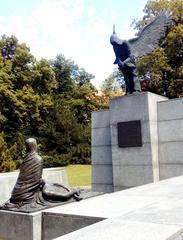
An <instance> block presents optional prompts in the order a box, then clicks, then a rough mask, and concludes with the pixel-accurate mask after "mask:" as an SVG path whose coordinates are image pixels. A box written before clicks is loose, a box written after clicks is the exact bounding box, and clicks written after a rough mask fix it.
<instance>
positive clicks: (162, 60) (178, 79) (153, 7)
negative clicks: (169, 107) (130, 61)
mask: <svg viewBox="0 0 183 240" xmlns="http://www.w3.org/2000/svg"><path fill="white" fill-rule="evenodd" d="M163 9H166V10H168V11H170V12H172V25H171V26H169V28H168V31H167V35H166V36H165V37H164V38H162V39H161V40H160V43H159V48H158V49H155V50H154V51H153V52H152V53H151V54H149V55H148V56H145V57H143V58H141V59H138V61H137V66H138V70H139V74H140V76H141V77H142V78H144V76H145V75H146V74H148V75H149V76H150V88H149V90H150V91H152V92H155V93H158V94H162V95H166V96H167V97H170V98H175V97H181V96H183V92H182V89H183V75H182V69H183V44H182V43H183V17H182V12H183V4H182V0H178V1H177V0H153V1H148V3H147V4H146V6H145V8H144V13H145V15H144V17H143V19H142V20H140V21H138V22H137V21H135V24H136V25H135V26H136V28H137V29H141V28H142V27H143V26H144V24H145V23H147V22H148V21H150V20H151V19H152V18H153V17H154V16H156V15H157V14H158V12H160V11H162V10H163Z"/></svg>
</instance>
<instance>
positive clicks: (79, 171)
mask: <svg viewBox="0 0 183 240" xmlns="http://www.w3.org/2000/svg"><path fill="white" fill-rule="evenodd" d="M65 170H66V173H67V177H68V182H69V185H70V186H71V187H76V186H90V185H91V165H69V166H67V167H65Z"/></svg>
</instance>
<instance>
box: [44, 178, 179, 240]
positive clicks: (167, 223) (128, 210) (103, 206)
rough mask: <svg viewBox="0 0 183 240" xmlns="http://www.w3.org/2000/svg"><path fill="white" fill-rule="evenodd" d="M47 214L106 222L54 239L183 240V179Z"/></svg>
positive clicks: (101, 197) (50, 211)
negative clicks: (98, 219)
mask: <svg viewBox="0 0 183 240" xmlns="http://www.w3.org/2000/svg"><path fill="white" fill-rule="evenodd" d="M45 213H47V214H48V213H49V214H56V215H57V217H58V216H60V217H61V216H62V217H63V216H64V215H67V216H68V217H70V219H72V216H73V217H76V216H79V217H80V218H82V217H83V221H84V218H86V217H92V218H93V217H98V218H105V219H106V220H103V221H100V222H98V223H95V224H93V225H90V226H87V227H84V228H82V229H80V230H77V231H74V232H71V233H68V234H66V235H64V236H61V237H59V238H55V239H58V240H66V239H67V240H71V239H77V240H85V239H87V240H96V239H100V240H103V239H105V240H106V239H107V240H108V239H110V240H113V239H115V240H118V239H120V240H121V239H123V240H132V239H133V240H183V176H181V177H176V178H172V179H168V180H163V181H160V182H157V183H152V184H147V185H144V186H140V187H136V188H131V189H128V190H124V191H119V192H115V193H111V194H105V195H103V196H98V197H95V198H92V199H87V200H85V201H82V202H79V203H71V204H69V205H65V206H62V207H55V208H52V209H49V210H47V211H46V212H45ZM45 213H43V214H45ZM52 231H54V229H52ZM71 231H73V229H71ZM55 234H56V231H55Z"/></svg>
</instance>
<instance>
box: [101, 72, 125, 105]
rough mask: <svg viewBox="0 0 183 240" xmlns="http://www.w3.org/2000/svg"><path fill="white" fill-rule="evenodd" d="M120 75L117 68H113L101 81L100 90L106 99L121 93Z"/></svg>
mask: <svg viewBox="0 0 183 240" xmlns="http://www.w3.org/2000/svg"><path fill="white" fill-rule="evenodd" d="M121 79H122V76H121V74H120V73H119V71H118V70H114V71H113V73H112V74H111V75H109V77H108V78H106V79H105V80H104V81H103V82H102V86H101V90H102V93H103V94H104V96H105V97H106V99H107V100H108V101H109V99H111V98H113V97H115V96H119V95H122V94H123V90H122V86H123V84H124V83H123V82H122V81H121Z"/></svg>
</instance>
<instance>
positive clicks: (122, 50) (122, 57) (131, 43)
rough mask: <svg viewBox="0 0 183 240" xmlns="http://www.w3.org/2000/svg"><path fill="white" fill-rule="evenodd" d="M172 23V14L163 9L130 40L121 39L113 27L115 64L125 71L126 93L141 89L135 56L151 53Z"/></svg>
mask: <svg viewBox="0 0 183 240" xmlns="http://www.w3.org/2000/svg"><path fill="white" fill-rule="evenodd" d="M170 23H171V14H170V13H169V12H167V11H162V12H160V13H159V14H158V15H157V16H156V18H155V19H154V20H153V21H151V22H150V23H149V24H147V25H146V26H145V27H144V28H143V29H142V30H141V31H140V32H139V34H138V36H137V37H136V38H132V39H129V40H128V41H125V40H121V39H120V38H119V37H118V36H117V34H116V32H115V29H114V28H113V34H112V35H111V37H110V43H111V44H112V46H113V50H114V53H115V56H116V59H115V61H114V64H117V65H118V67H119V70H121V72H122V73H123V77H124V80H125V85H126V94H128V93H129V94H132V93H133V92H136V91H141V87H140V82H139V80H138V77H137V69H136V63H135V58H138V57H142V56H145V55H147V54H149V53H151V52H152V51H153V50H154V49H155V48H156V47H157V46H158V42H159V39H160V38H161V37H162V36H163V35H164V34H165V33H166V28H167V26H168V25H169V24H170Z"/></svg>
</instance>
